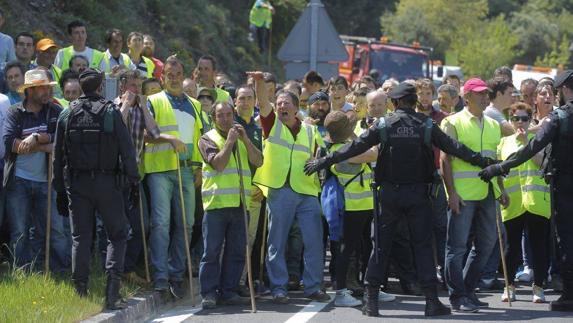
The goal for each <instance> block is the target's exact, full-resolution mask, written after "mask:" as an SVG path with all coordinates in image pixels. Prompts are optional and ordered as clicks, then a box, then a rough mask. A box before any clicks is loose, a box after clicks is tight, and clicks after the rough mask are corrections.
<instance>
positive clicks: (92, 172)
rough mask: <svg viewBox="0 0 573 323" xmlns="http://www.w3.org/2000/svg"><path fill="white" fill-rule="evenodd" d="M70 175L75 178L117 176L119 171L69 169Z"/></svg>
mask: <svg viewBox="0 0 573 323" xmlns="http://www.w3.org/2000/svg"><path fill="white" fill-rule="evenodd" d="M69 172H70V175H72V176H77V175H84V174H87V175H91V177H94V176H95V175H118V174H119V171H118V170H117V169H70V171H69Z"/></svg>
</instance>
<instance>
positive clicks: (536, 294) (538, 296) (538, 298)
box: [533, 284, 545, 303]
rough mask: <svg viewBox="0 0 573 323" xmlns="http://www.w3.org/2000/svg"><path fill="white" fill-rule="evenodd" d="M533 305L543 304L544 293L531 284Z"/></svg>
mask: <svg viewBox="0 0 573 323" xmlns="http://www.w3.org/2000/svg"><path fill="white" fill-rule="evenodd" d="M533 303H545V292H544V291H543V288H541V287H539V286H536V285H535V284H533Z"/></svg>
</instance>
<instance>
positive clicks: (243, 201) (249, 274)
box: [236, 145, 257, 313]
mask: <svg viewBox="0 0 573 323" xmlns="http://www.w3.org/2000/svg"><path fill="white" fill-rule="evenodd" d="M236 147H237V149H236V152H237V173H238V174H239V188H240V195H241V205H242V206H243V218H244V220H245V237H246V238H247V239H246V243H245V251H246V252H245V253H246V258H247V259H246V262H247V277H248V279H249V294H250V295H251V310H252V312H253V313H256V312H257V304H256V302H255V290H254V287H253V272H252V268H251V250H250V249H249V216H248V215H247V199H246V198H245V183H243V166H242V165H241V154H240V153H239V150H240V148H239V146H238V145H237V146H236Z"/></svg>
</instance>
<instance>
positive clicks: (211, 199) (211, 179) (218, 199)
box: [201, 129, 251, 211]
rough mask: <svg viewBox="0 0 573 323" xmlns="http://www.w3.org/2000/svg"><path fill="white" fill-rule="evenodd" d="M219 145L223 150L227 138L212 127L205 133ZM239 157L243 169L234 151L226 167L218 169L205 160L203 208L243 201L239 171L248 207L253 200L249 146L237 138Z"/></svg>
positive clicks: (230, 204)
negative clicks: (219, 170) (221, 169)
mask: <svg viewBox="0 0 573 323" xmlns="http://www.w3.org/2000/svg"><path fill="white" fill-rule="evenodd" d="M205 135H206V136H207V137H209V139H211V140H212V141H213V142H215V144H216V145H217V147H218V148H219V149H220V150H222V149H223V147H224V146H225V142H226V139H225V138H223V136H221V134H220V133H219V132H218V131H217V129H212V130H210V131H209V132H207V133H206V134H205ZM237 147H238V149H239V157H240V158H241V159H240V160H241V169H239V166H238V160H237V154H236V152H233V153H232V154H231V157H230V158H229V162H228V163H227V165H226V166H225V169H224V170H223V171H221V172H218V171H216V170H215V169H214V168H213V167H211V165H209V164H208V163H206V162H205V161H204V160H203V183H202V186H201V196H202V200H203V209H204V210H205V211H208V210H215V209H222V208H227V207H238V206H239V205H241V204H240V202H241V195H240V193H241V191H240V182H239V173H240V174H241V175H240V176H242V177H243V185H244V189H245V200H246V201H245V205H246V206H247V207H248V206H249V203H250V200H251V171H250V169H249V158H248V155H247V148H246V147H245V144H243V142H242V141H240V140H237Z"/></svg>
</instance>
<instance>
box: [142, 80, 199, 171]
mask: <svg viewBox="0 0 573 323" xmlns="http://www.w3.org/2000/svg"><path fill="white" fill-rule="evenodd" d="M186 97H187V99H188V100H189V102H190V103H191V106H192V107H193V110H194V111H195V123H194V125H189V127H194V128H193V143H192V146H193V151H191V152H187V153H186V155H185V156H181V159H189V158H188V157H190V159H191V161H192V164H193V165H194V166H198V165H200V163H201V157H200V154H199V149H198V147H197V142H198V140H199V137H200V136H201V129H202V125H201V121H200V120H201V119H200V118H199V113H200V112H199V111H198V110H197V106H199V104H200V103H199V101H197V100H195V99H193V98H191V97H189V96H187V95H186ZM148 100H149V102H150V103H151V105H152V106H153V111H154V118H155V121H156V122H157V126H158V127H159V130H160V131H161V133H164V134H169V135H172V136H175V137H176V138H181V137H180V134H179V126H178V124H177V119H176V118H175V112H174V111H173V108H172V107H171V103H170V102H169V99H168V98H167V95H166V94H165V91H161V92H159V93H157V94H154V95H151V96H149V97H148ZM189 155H191V156H189ZM178 164H179V162H178V160H177V154H176V152H175V150H174V149H173V147H172V146H171V144H169V143H160V144H152V143H147V144H146V145H145V152H144V154H143V165H144V170H145V173H146V174H149V173H158V172H166V171H170V170H176V169H177V168H178V166H179V165H178Z"/></svg>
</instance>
